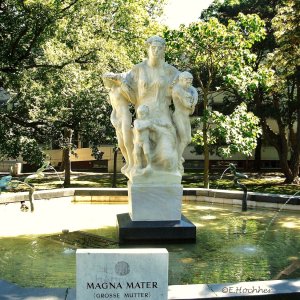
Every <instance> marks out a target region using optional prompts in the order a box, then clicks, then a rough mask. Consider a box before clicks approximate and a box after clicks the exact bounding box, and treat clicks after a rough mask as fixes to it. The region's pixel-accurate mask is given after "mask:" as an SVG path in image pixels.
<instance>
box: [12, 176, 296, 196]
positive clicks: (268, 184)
mask: <svg viewBox="0 0 300 300" xmlns="http://www.w3.org/2000/svg"><path fill="white" fill-rule="evenodd" d="M247 175H248V179H242V180H240V183H242V184H245V185H246V186H247V188H248V191H249V192H250V191H252V192H260V193H273V194H295V193H296V192H298V191H300V186H298V185H295V184H284V176H283V175H282V174H281V173H274V172H273V173H247ZM26 176H28V174H26ZM26 176H25V175H23V176H20V177H19V178H14V179H17V180H20V181H23V180H24V179H25V178H26ZM59 177H60V178H59ZM220 177H221V172H215V173H212V174H210V188H212V189H225V190H239V188H238V187H236V186H235V185H234V182H233V176H232V175H230V174H225V175H224V176H223V178H222V179H221V178H220ZM63 179H64V178H63V174H61V173H59V174H58V175H57V174H54V173H50V172H48V173H45V177H44V178H43V179H35V180H31V181H30V183H32V184H33V185H34V186H35V188H36V190H42V189H54V188H61V187H62V186H63ZM182 185H183V186H184V187H186V188H188V187H190V188H203V173H202V172H200V171H188V172H186V173H185V174H184V175H183V179H182ZM111 186H112V174H111V173H91V172H73V173H72V175H71V186H70V187H86V188H97V187H98V188H101V187H102V188H103V187H104V188H108V187H111ZM117 187H118V188H122V187H127V178H126V177H125V176H124V175H123V174H121V173H118V174H117ZM27 190H28V188H27V187H26V186H24V185H23V184H19V185H18V186H17V188H16V189H14V191H27ZM8 192H11V191H8Z"/></svg>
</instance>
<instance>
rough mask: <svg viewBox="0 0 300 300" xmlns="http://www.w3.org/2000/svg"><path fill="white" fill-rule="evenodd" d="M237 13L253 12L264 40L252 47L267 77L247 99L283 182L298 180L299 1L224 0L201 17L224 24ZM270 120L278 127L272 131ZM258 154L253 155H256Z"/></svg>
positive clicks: (232, 102)
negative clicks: (275, 157) (274, 153)
mask: <svg viewBox="0 0 300 300" xmlns="http://www.w3.org/2000/svg"><path fill="white" fill-rule="evenodd" d="M238 11H243V12H244V13H247V12H249V11H255V12H256V13H258V14H259V15H260V16H261V17H262V18H263V19H264V20H265V21H266V30H267V37H266V39H265V41H264V42H260V43H256V44H255V45H254V47H253V51H255V53H256V54H257V56H256V57H257V60H256V62H255V65H256V68H255V69H256V70H257V72H261V73H265V75H266V76H264V78H265V83H264V86H263V85H262V84H258V85H257V87H256V88H253V89H252V91H251V93H249V97H248V98H247V104H248V106H249V107H250V108H251V109H253V111H254V112H255V113H256V114H257V115H258V116H259V117H260V118H261V125H262V128H263V137H264V139H265V140H266V141H268V142H269V144H270V145H272V146H274V148H275V149H276V150H277V152H278V157H279V161H280V166H281V169H282V172H283V173H284V175H285V178H286V182H287V183H292V182H294V183H298V182H299V178H298V175H299V148H300V139H299V135H300V133H299V132H300V130H299V129H300V128H297V126H298V125H296V124H299V122H300V115H299V113H298V111H297V107H298V105H299V104H297V103H299V100H298V97H299V96H298V92H297V91H299V88H297V85H298V86H299V83H297V82H298V81H299V79H298V78H299V71H297V68H298V67H297V66H299V47H298V45H299V21H298V19H299V3H298V2H297V1H283V0H276V1H275V0H274V1H271V2H270V1H264V0H262V1H259V2H255V3H254V2H253V1H247V0H240V1H234V2H233V1H229V0H228V1H224V3H223V4H221V5H220V4H218V5H216V2H215V5H214V7H211V9H210V11H207V12H206V13H205V14H204V15H203V16H204V17H205V18H207V17H208V16H209V15H215V16H218V18H220V19H221V20H222V22H224V23H226V21H228V20H229V18H231V17H236V15H237V12H238ZM238 94H239V93H238V92H233V93H232V95H233V97H231V98H228V99H227V100H229V101H227V103H225V105H226V104H229V105H231V106H232V105H236V103H239V101H240V100H239V97H240V96H239V95H238ZM268 120H273V122H275V123H276V124H277V127H278V131H276V132H274V131H272V130H271V128H270V127H269V126H268ZM259 152H260V149H259V151H257V153H259Z"/></svg>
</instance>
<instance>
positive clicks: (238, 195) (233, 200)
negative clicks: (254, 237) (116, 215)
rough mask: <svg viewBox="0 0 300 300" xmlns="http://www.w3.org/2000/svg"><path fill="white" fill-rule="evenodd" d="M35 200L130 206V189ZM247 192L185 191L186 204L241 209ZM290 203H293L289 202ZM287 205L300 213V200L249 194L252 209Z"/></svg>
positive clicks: (43, 194) (21, 196) (7, 198)
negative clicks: (194, 203) (227, 205)
mask: <svg viewBox="0 0 300 300" xmlns="http://www.w3.org/2000/svg"><path fill="white" fill-rule="evenodd" d="M34 196H35V197H34V199H35V200H37V201H38V200H50V199H53V198H55V199H57V198H64V199H66V198H68V199H70V201H73V202H75V203H76V202H77V203H79V202H81V203H82V202H84V203H127V202H128V190H127V188H65V189H53V190H41V191H36V192H35V193H34ZM242 197H243V192H241V191H233V190H213V189H203V188H184V189H183V199H182V200H183V201H184V202H187V201H200V202H208V203H219V204H229V205H241V204H242ZM289 199H290V200H289ZM28 200H29V199H28V192H20V193H2V194H1V195H0V204H7V203H13V202H21V201H28ZM288 200H289V203H288V204H287V205H285V207H284V209H286V210H297V211H300V197H299V196H298V197H293V196H291V195H279V194H263V193H254V192H249V193H248V201H247V202H248V207H250V208H256V207H262V208H271V209H279V208H281V207H282V205H283V204H284V203H285V202H287V201H288Z"/></svg>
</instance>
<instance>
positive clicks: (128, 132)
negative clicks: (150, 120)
mask: <svg viewBox="0 0 300 300" xmlns="http://www.w3.org/2000/svg"><path fill="white" fill-rule="evenodd" d="M103 82H104V85H105V87H107V88H109V89H110V91H109V99H110V104H111V106H112V113H111V116H110V121H111V123H112V125H113V126H114V127H115V129H116V134H117V139H118V144H119V147H120V149H121V152H122V155H123V156H124V158H125V160H126V164H125V166H124V167H123V168H122V172H123V173H124V174H125V175H126V174H127V173H128V172H129V171H130V169H131V168H132V166H133V157H132V152H133V136H132V129H131V123H132V115H131V113H130V111H129V107H128V104H129V101H128V99H127V98H126V96H125V94H124V93H123V92H122V89H121V83H122V75H120V74H112V73H106V74H104V75H103Z"/></svg>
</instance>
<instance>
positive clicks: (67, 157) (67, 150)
mask: <svg viewBox="0 0 300 300" xmlns="http://www.w3.org/2000/svg"><path fill="white" fill-rule="evenodd" d="M72 135H73V130H72V129H70V128H65V129H64V140H65V143H66V144H65V145H64V148H63V161H62V165H63V168H64V171H65V179H64V187H69V186H70V185H71V147H72Z"/></svg>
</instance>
